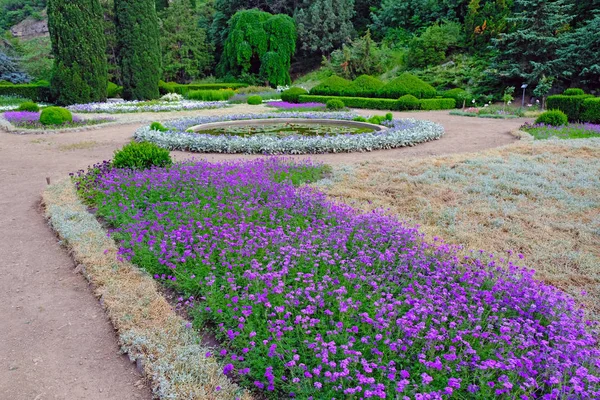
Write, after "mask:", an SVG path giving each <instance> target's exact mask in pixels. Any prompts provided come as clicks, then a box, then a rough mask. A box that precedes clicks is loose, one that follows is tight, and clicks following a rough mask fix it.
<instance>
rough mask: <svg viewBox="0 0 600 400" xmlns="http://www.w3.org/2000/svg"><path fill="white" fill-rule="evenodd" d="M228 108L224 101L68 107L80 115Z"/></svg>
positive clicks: (149, 102)
mask: <svg viewBox="0 0 600 400" xmlns="http://www.w3.org/2000/svg"><path fill="white" fill-rule="evenodd" d="M223 107H227V102H224V101H193V100H181V101H160V100H152V101H122V102H118V103H89V104H75V105H72V106H69V107H67V108H68V109H69V110H71V111H72V112H78V113H108V114H125V113H141V112H168V111H189V110H206V109H213V108H223Z"/></svg>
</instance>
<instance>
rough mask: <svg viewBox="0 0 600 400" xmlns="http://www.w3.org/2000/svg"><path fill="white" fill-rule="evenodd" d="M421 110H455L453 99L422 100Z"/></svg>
mask: <svg viewBox="0 0 600 400" xmlns="http://www.w3.org/2000/svg"><path fill="white" fill-rule="evenodd" d="M420 104H421V110H450V109H452V108H456V100H454V99H423V100H421V101H420Z"/></svg>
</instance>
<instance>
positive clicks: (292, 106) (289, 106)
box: [267, 101, 325, 110]
mask: <svg viewBox="0 0 600 400" xmlns="http://www.w3.org/2000/svg"><path fill="white" fill-rule="evenodd" d="M267 105H268V106H269V107H274V108H280V109H282V110H296V109H304V108H311V109H312V108H325V104H323V103H289V102H287V101H271V102H269V103H267Z"/></svg>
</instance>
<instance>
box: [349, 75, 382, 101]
mask: <svg viewBox="0 0 600 400" xmlns="http://www.w3.org/2000/svg"><path fill="white" fill-rule="evenodd" d="M384 86H385V83H383V82H382V81H381V80H379V79H377V78H374V77H372V76H369V75H361V76H359V77H358V78H356V79H355V80H353V81H352V83H351V84H350V86H348V87H347V88H345V89H343V90H342V93H341V94H342V96H348V97H377V95H378V93H379V91H380V90H381V89H382V88H383V87H384Z"/></svg>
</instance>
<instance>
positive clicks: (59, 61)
mask: <svg viewBox="0 0 600 400" xmlns="http://www.w3.org/2000/svg"><path fill="white" fill-rule="evenodd" d="M48 28H49V31H50V39H51V41H52V54H53V55H54V66H53V70H52V91H53V95H54V96H55V97H56V102H57V103H58V104H62V105H69V104H74V103H89V102H94V101H103V100H105V99H106V88H107V86H108V76H107V75H108V72H107V65H106V54H105V52H106V40H105V38H104V26H103V16H102V7H101V6H100V3H99V1H98V0H49V1H48Z"/></svg>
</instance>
